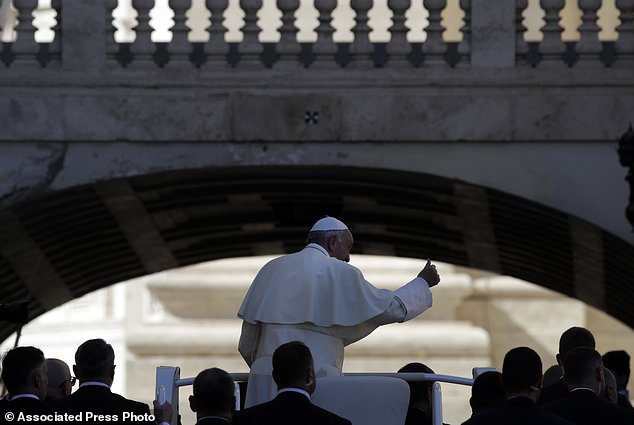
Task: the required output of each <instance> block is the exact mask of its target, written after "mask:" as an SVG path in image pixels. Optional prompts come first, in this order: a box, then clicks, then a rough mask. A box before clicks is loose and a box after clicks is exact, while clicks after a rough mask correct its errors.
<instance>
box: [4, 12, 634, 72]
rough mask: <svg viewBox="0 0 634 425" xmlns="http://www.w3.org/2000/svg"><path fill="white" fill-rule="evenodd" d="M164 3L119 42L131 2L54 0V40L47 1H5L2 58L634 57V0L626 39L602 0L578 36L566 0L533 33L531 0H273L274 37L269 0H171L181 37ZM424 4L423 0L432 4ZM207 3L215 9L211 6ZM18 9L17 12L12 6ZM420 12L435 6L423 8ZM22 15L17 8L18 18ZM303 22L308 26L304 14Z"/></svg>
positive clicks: (311, 63)
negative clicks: (195, 23)
mask: <svg viewBox="0 0 634 425" xmlns="http://www.w3.org/2000/svg"><path fill="white" fill-rule="evenodd" d="M270 1H271V2H272V0H270ZM8 2H11V4H12V6H13V9H11V7H9V6H7V4H8ZM158 3H159V1H158V0H131V6H132V7H133V8H134V10H135V11H136V25H135V26H134V27H133V31H134V40H133V41H132V42H117V41H115V40H116V33H117V31H118V30H117V28H116V27H115V25H116V23H115V18H114V14H113V12H114V11H115V9H117V8H118V7H120V3H119V1H117V0H99V1H90V2H79V1H63V0H50V7H51V9H52V10H54V11H55V15H56V18H55V23H54V25H53V26H52V27H51V28H50V31H51V33H52V34H54V35H53V37H52V38H50V37H49V40H48V42H36V39H37V37H36V32H38V28H37V27H36V26H35V25H34V13H33V12H34V11H35V10H36V9H37V8H38V0H4V5H3V8H2V10H3V11H4V14H5V17H4V19H3V20H0V25H2V22H3V21H4V25H3V26H4V27H5V28H3V30H4V31H3V32H4V33H5V35H6V33H7V28H9V29H11V28H12V29H13V30H12V31H13V37H11V40H9V41H8V42H6V41H7V40H5V43H4V44H3V48H2V51H1V54H0V59H1V61H2V62H3V63H4V65H5V66H4V67H10V68H11V67H20V68H22V67H24V66H27V67H33V68H37V67H61V68H63V69H70V70H78V69H87V70H90V69H93V70H96V69H108V70H112V69H113V68H114V69H116V68H129V69H147V68H162V67H166V68H172V69H195V68H200V69H201V70H218V69H224V68H227V67H229V66H231V67H234V68H236V69H238V70H240V69H248V70H253V69H258V68H263V67H273V68H278V67H279V68H283V69H289V68H290V69H301V68H313V67H314V68H318V69H320V68H322V67H324V66H325V67H331V68H339V67H348V68H355V69H371V68H375V67H386V68H413V67H438V66H440V67H456V66H473V67H516V66H533V67H541V66H551V65H553V66H561V67H566V66H568V67H577V66H582V67H585V66H587V65H593V66H597V65H598V66H601V65H603V66H622V65H625V66H628V64H631V62H632V59H633V58H634V0H616V1H615V6H616V8H617V9H618V12H619V16H618V23H617V24H616V25H615V28H613V30H614V31H615V32H616V34H617V38H616V40H613V41H605V39H603V40H602V39H601V37H600V35H599V34H600V31H601V30H602V28H601V26H600V25H599V22H600V14H601V13H600V11H601V10H602V9H601V8H602V7H603V4H602V3H603V2H602V1H601V0H580V1H579V2H578V8H579V11H580V14H581V24H580V25H579V26H578V28H577V31H578V34H579V37H578V41H572V42H571V41H564V40H563V39H562V33H563V30H564V29H563V26H562V17H561V16H562V15H561V11H562V9H563V8H564V7H565V5H566V2H565V0H539V7H540V8H541V11H542V12H543V25H542V26H541V29H540V32H541V34H542V40H541V41H530V42H529V41H527V35H526V33H527V27H526V22H525V21H526V20H525V14H526V10H527V8H528V7H529V3H531V2H529V1H528V0H515V1H508V0H453V1H451V0H414V1H412V0H388V1H387V4H386V5H383V3H381V2H378V1H377V2H373V1H372V0H350V1H349V2H337V1H335V0H314V2H309V3H310V4H305V3H306V2H304V1H300V0H277V1H276V2H275V5H274V6H275V8H276V9H275V10H276V11H277V13H278V14H279V17H280V18H279V21H280V22H281V25H280V26H279V27H278V28H277V34H278V35H279V37H278V40H277V41H273V42H271V41H263V40H264V39H265V38H266V37H263V36H262V34H263V26H264V25H265V24H266V26H270V23H269V22H268V21H266V22H265V19H264V18H262V16H263V13H262V12H263V10H264V9H265V7H266V9H267V10H270V8H271V7H272V4H269V2H265V1H263V0H240V1H239V2H230V1H229V0H205V1H204V4H203V2H202V1H198V2H197V1H195V0H169V1H168V2H167V5H168V6H169V10H171V13H172V14H173V18H172V23H173V24H172V26H171V29H170V32H171V40H170V41H169V42H156V41H153V37H154V36H153V33H155V32H156V28H154V27H153V25H156V24H154V23H153V22H154V19H153V15H152V13H153V10H154V9H155V8H156V7H158ZM265 3H266V4H265ZM338 3H341V4H338ZM417 3H422V8H421V7H420V6H421V5H420V4H417ZM450 3H451V4H455V7H456V8H457V9H452V12H451V13H453V16H454V17H455V15H456V10H457V11H459V12H460V13H461V14H462V19H461V20H460V19H458V20H455V19H454V21H456V22H460V25H461V26H460V27H459V28H453V30H454V31H453V33H455V34H458V35H459V38H458V39H455V37H454V39H452V37H450V36H448V34H449V33H450V32H451V31H449V30H450V28H448V24H447V22H448V20H447V16H445V15H446V12H447V11H448V10H449V9H448V8H449V6H450ZM494 3H495V4H494ZM531 4H532V3H531ZM201 5H202V6H204V12H205V16H204V17H201V16H203V15H201V13H200V12H201V11H200V7H202V6H201ZM194 6H195V7H196V8H197V9H195V8H194ZM309 6H312V7H313V8H314V12H315V15H316V17H317V18H316V20H315V22H314V24H315V25H314V28H300V27H299V26H298V14H299V9H300V7H309ZM385 6H387V8H386V10H383V9H384V8H385ZM345 7H348V8H349V9H350V11H351V13H352V15H353V16H354V18H353V19H354V24H353V26H352V28H351V29H350V31H351V34H352V38H351V42H341V41H337V40H336V37H335V33H336V32H337V31H339V30H336V29H335V27H334V25H333V20H334V18H335V13H336V12H337V11H336V9H337V10H339V9H342V8H345ZM236 8H237V9H238V11H239V12H241V13H242V15H243V17H242V22H243V24H242V26H241V28H240V35H241V40H240V41H239V42H236V41H231V42H229V39H228V37H227V32H228V28H227V26H226V23H227V20H228V19H229V17H230V15H231V16H233V14H235V12H236V10H235V9H236ZM230 9H231V13H230ZM379 9H381V10H379ZM11 10H13V13H8V12H10V11H11ZM194 10H195V12H196V14H197V16H198V18H197V19H198V20H201V19H203V20H204V21H205V22H206V23H207V28H206V29H205V30H204V31H205V32H206V33H207V34H208V35H207V40H206V41H192V39H193V38H195V37H193V36H192V34H193V31H194V30H193V29H192V28H191V26H190V21H191V20H192V19H193V18H192V13H194V12H193V11H194ZM267 13H269V12H267ZM338 13H340V12H338ZM421 14H424V15H425V16H419V15H421ZM14 15H15V19H11V17H13V16H14ZM377 16H378V17H377ZM232 19H234V18H233V17H232ZM421 19H422V20H423V21H426V22H427V24H426V26H425V27H424V28H423V29H422V34H423V36H424V41H423V42H422V43H421V42H418V41H417V42H414V41H412V39H413V38H415V37H414V36H413V34H414V33H415V32H416V31H420V28H413V22H419V21H420V20H421ZM381 20H383V21H386V20H388V21H389V22H382V21H381ZM386 23H387V25H385V24H386ZM302 26H306V22H305V21H302ZM373 26H376V27H386V28H387V34H388V38H387V40H381V42H377V41H376V37H373V36H372V34H373ZM301 31H308V32H311V31H312V32H313V34H314V37H313V38H314V41H310V42H305V41H300V37H299V33H300V32H301ZM40 38H41V37H40ZM119 38H120V37H119ZM154 38H156V37H154ZM304 38H305V37H304ZM460 38H461V39H460ZM4 67H3V68H4Z"/></svg>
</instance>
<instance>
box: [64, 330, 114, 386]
mask: <svg viewBox="0 0 634 425" xmlns="http://www.w3.org/2000/svg"><path fill="white" fill-rule="evenodd" d="M114 369H115V365H114V350H113V349H112V346H111V345H110V344H108V343H107V342H106V341H104V340H103V339H89V340H88V341H86V342H84V343H83V344H81V345H80V346H79V348H77V351H76V352H75V365H73V371H74V372H75V376H76V377H77V379H79V382H85V381H97V382H103V383H104V384H107V385H112V381H113V379H114Z"/></svg>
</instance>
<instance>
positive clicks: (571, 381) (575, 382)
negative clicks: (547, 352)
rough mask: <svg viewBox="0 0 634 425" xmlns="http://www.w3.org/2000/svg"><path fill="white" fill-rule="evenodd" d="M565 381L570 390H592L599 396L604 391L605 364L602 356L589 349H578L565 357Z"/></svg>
mask: <svg viewBox="0 0 634 425" xmlns="http://www.w3.org/2000/svg"><path fill="white" fill-rule="evenodd" d="M564 370H565V371H566V374H565V375H564V379H565V380H566V384H567V385H568V389H570V390H572V389H574V388H590V389H591V390H593V391H594V392H595V393H596V394H597V395H601V392H602V390H603V382H604V377H603V363H602V362H601V355H600V354H599V353H598V352H597V351H596V350H594V349H592V348H588V347H577V348H575V349H573V350H570V352H568V354H566V357H564Z"/></svg>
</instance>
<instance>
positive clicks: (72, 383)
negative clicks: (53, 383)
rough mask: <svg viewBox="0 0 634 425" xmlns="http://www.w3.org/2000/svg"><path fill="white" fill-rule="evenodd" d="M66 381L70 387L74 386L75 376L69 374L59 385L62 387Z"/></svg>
mask: <svg viewBox="0 0 634 425" xmlns="http://www.w3.org/2000/svg"><path fill="white" fill-rule="evenodd" d="M67 382H70V387H71V388H73V387H74V386H75V383H76V382H77V378H75V377H74V376H71V377H70V378H68V379H64V380H63V381H62V383H61V384H59V387H60V388H64V385H66V383H67Z"/></svg>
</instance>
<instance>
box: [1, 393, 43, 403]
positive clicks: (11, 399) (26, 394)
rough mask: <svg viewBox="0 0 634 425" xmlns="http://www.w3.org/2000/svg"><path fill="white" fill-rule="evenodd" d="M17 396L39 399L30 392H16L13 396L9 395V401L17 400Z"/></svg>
mask: <svg viewBox="0 0 634 425" xmlns="http://www.w3.org/2000/svg"><path fill="white" fill-rule="evenodd" d="M19 398H34V399H36V400H39V399H40V398H39V397H38V396H36V395H35V394H30V393H24V394H16V395H14V396H13V397H11V398H10V399H9V401H13V400H17V399H19Z"/></svg>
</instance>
